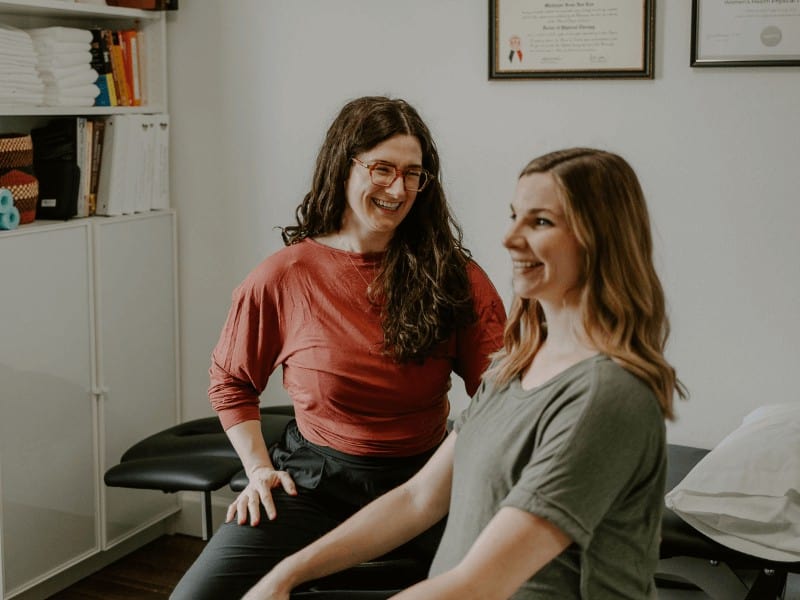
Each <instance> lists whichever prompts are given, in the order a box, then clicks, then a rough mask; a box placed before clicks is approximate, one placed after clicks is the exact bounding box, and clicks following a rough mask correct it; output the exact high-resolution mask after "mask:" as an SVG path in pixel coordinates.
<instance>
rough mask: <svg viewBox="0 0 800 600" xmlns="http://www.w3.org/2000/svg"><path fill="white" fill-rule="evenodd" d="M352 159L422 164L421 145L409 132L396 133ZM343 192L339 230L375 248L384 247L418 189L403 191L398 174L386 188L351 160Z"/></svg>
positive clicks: (403, 165)
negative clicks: (344, 193) (345, 203)
mask: <svg viewBox="0 0 800 600" xmlns="http://www.w3.org/2000/svg"><path fill="white" fill-rule="evenodd" d="M355 158H357V159H358V160H359V161H361V162H362V163H365V164H368V165H369V164H373V163H374V162H376V161H380V162H382V163H387V164H388V165H393V166H394V167H397V168H398V169H400V170H402V171H405V169H408V168H409V167H421V166H422V148H421V146H420V143H419V140H418V139H417V138H416V137H414V136H412V135H395V136H393V137H390V138H389V139H387V140H385V141H383V142H381V143H380V144H378V145H377V146H375V147H373V148H371V149H370V150H367V151H365V152H362V153H360V154H358V155H357V156H356V157H355ZM346 195H347V206H346V207H345V210H344V216H343V217H342V227H341V230H340V232H339V233H340V234H343V235H344V236H347V237H349V238H351V239H354V240H359V241H360V242H362V244H366V245H367V246H369V247H371V248H373V249H375V250H377V249H385V248H386V246H387V245H388V243H389V240H391V238H392V235H393V234H394V231H395V229H397V227H398V225H400V223H401V222H402V221H403V219H404V218H405V217H406V215H408V213H409V211H410V210H411V207H412V206H413V205H414V200H415V199H416V197H417V192H409V191H406V189H405V187H404V186H403V178H402V177H397V178H396V179H395V180H394V182H392V184H391V185H390V186H389V187H381V186H378V185H375V184H373V183H372V180H371V179H370V173H369V169H368V168H366V167H364V166H362V165H361V164H359V163H358V162H356V161H353V162H352V166H351V168H350V176H349V177H348V179H347V183H346Z"/></svg>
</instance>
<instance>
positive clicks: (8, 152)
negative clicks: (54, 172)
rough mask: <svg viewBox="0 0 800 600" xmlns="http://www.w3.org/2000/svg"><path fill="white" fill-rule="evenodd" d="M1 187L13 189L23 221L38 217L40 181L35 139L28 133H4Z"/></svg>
mask: <svg viewBox="0 0 800 600" xmlns="http://www.w3.org/2000/svg"><path fill="white" fill-rule="evenodd" d="M0 187H3V188H6V189H8V190H10V191H11V195H12V196H14V206H16V207H17V210H19V222H20V224H25V223H31V222H32V221H34V220H35V219H36V201H37V200H38V199H39V181H38V180H37V179H36V177H35V176H34V174H33V141H32V140H31V136H30V135H27V134H24V133H0Z"/></svg>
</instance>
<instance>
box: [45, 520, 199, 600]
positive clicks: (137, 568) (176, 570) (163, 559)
mask: <svg viewBox="0 0 800 600" xmlns="http://www.w3.org/2000/svg"><path fill="white" fill-rule="evenodd" d="M204 545H205V542H204V541H202V540H201V539H199V538H195V537H189V536H186V535H164V536H162V537H160V538H158V539H156V540H155V541H153V542H150V543H149V544H147V545H146V546H143V547H141V548H139V549H138V550H136V551H135V552H133V553H131V554H129V555H127V556H126V557H124V558H122V559H120V560H118V561H117V562H115V563H112V564H110V565H108V566H107V567H106V568H104V569H102V570H100V571H98V572H97V573H94V574H93V575H90V576H89V577H87V578H85V579H82V580H81V581H79V582H77V583H76V584H75V585H73V586H71V587H68V588H67V589H65V590H63V591H61V592H59V593H57V594H55V595H54V596H50V600H155V599H156V598H159V599H160V598H169V595H170V592H172V589H173V588H174V587H175V585H176V584H177V583H178V581H179V580H180V578H181V576H182V575H183V573H184V572H185V571H186V569H188V568H189V566H190V565H191V564H192V563H193V562H194V559H195V558H197V556H198V555H199V554H200V551H201V550H202V549H203V546H204Z"/></svg>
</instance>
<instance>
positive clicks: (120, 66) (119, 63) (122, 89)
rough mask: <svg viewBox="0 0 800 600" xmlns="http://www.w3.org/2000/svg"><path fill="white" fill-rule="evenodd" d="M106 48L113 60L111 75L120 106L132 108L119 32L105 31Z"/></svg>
mask: <svg viewBox="0 0 800 600" xmlns="http://www.w3.org/2000/svg"><path fill="white" fill-rule="evenodd" d="M104 37H105V39H106V46H107V47H108V53H109V57H110V59H111V74H112V78H113V80H114V89H115V90H116V93H117V103H118V106H132V104H131V96H130V91H129V90H128V78H127V76H126V75H125V57H124V53H123V51H122V44H121V43H120V36H119V31H113V30H109V29H106V30H104Z"/></svg>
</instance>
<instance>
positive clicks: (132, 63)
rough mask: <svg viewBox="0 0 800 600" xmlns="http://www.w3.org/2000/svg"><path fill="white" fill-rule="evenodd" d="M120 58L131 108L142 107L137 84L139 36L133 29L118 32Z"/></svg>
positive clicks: (139, 87)
mask: <svg viewBox="0 0 800 600" xmlns="http://www.w3.org/2000/svg"><path fill="white" fill-rule="evenodd" d="M119 37H120V45H121V46H122V58H123V63H124V66H125V82H126V83H127V84H128V90H129V93H130V101H131V106H141V105H142V92H141V86H140V84H139V62H140V61H139V34H138V32H137V31H136V30H135V29H123V30H122V31H120V32H119Z"/></svg>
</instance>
